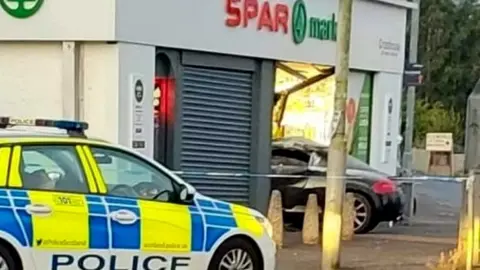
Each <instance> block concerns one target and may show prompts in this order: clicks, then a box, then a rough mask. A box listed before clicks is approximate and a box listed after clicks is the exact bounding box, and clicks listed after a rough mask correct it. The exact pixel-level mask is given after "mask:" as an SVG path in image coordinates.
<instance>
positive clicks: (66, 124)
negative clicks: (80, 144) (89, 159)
mask: <svg viewBox="0 0 480 270" xmlns="http://www.w3.org/2000/svg"><path fill="white" fill-rule="evenodd" d="M11 126H30V127H54V128H58V129H63V130H66V131H67V133H68V134H69V135H72V136H73V135H75V136H85V135H84V131H85V130H87V129H88V123H86V122H79V121H69V120H51V119H24V118H12V117H5V116H4V117H0V128H7V127H11Z"/></svg>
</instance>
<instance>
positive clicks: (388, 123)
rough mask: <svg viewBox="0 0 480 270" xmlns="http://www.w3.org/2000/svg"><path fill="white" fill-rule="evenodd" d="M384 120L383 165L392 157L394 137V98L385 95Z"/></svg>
mask: <svg viewBox="0 0 480 270" xmlns="http://www.w3.org/2000/svg"><path fill="white" fill-rule="evenodd" d="M384 112H385V114H384V118H383V134H384V135H383V143H382V163H388V162H389V161H390V158H391V157H392V147H393V138H394V137H396V134H395V136H393V133H392V132H393V131H392V119H393V98H392V96H390V95H385V103H384Z"/></svg>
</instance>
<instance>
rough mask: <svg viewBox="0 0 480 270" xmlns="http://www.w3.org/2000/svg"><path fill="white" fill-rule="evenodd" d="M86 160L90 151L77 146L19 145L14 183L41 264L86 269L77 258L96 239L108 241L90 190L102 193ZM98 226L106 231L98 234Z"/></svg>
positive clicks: (10, 182) (14, 158) (42, 267)
mask: <svg viewBox="0 0 480 270" xmlns="http://www.w3.org/2000/svg"><path fill="white" fill-rule="evenodd" d="M85 165H86V159H85V155H84V153H83V151H82V149H81V148H80V147H79V146H75V145H38V144H37V145H17V146H15V147H14V148H13V153H12V160H11V166H10V172H9V178H8V186H9V187H10V188H12V191H11V195H12V196H13V199H14V204H15V206H16V213H17V215H18V216H19V218H20V220H21V223H22V226H23V231H24V234H25V236H26V238H27V242H28V245H29V246H30V247H31V250H32V254H33V259H34V261H35V265H36V269H40V270H46V269H52V270H56V269H83V268H79V267H78V266H77V265H76V264H77V263H78V262H77V260H76V258H78V257H79V255H80V254H83V253H85V252H87V251H88V250H89V248H90V247H91V245H92V244H93V245H102V243H101V242H105V243H108V237H107V233H106V229H107V226H106V222H104V223H101V222H91V221H92V219H91V218H90V217H89V210H88V204H87V199H86V197H87V196H86V195H85V194H86V193H88V192H89V190H91V191H92V192H96V184H95V183H94V181H95V180H94V178H93V176H92V174H91V173H87V172H84V170H83V168H84V166H85ZM103 206H104V205H103ZM105 220H106V217H105ZM98 231H103V232H104V235H101V234H99V233H94V232H98ZM102 239H106V240H104V241H103V240H102ZM104 247H105V248H108V244H104Z"/></svg>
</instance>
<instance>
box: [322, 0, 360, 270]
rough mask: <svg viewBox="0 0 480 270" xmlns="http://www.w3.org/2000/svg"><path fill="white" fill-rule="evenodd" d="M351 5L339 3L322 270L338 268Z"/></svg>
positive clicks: (347, 0)
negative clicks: (332, 123) (332, 125)
mask: <svg viewBox="0 0 480 270" xmlns="http://www.w3.org/2000/svg"><path fill="white" fill-rule="evenodd" d="M352 5H353V0H340V1H339V12H338V13H339V21H338V38H337V60H336V66H335V97H334V117H335V118H337V119H338V124H337V125H336V127H335V128H333V132H332V140H331V142H330V147H329V149H328V165H327V188H326V194H325V214H324V218H323V232H322V270H333V269H338V268H340V246H341V237H342V205H343V196H344V193H345V163H346V157H347V148H346V137H345V107H346V103H347V91H348V75H349V72H350V70H349V63H350V32H351V24H352ZM334 122H335V121H334Z"/></svg>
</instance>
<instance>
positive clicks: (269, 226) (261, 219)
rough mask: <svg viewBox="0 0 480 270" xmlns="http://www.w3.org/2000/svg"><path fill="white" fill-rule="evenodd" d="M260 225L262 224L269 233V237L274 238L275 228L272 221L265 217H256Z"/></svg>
mask: <svg viewBox="0 0 480 270" xmlns="http://www.w3.org/2000/svg"><path fill="white" fill-rule="evenodd" d="M255 218H256V219H257V221H258V222H260V224H262V226H263V229H264V230H265V232H266V233H267V235H268V237H270V238H272V237H273V227H272V224H271V223H270V221H268V219H266V218H264V217H255Z"/></svg>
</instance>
